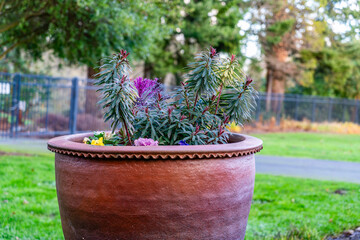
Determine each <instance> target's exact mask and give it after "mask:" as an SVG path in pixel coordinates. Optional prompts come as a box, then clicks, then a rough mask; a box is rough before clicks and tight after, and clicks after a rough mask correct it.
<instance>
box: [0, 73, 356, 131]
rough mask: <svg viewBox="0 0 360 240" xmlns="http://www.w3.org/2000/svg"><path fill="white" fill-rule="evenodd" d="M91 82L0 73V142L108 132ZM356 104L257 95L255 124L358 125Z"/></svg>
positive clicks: (333, 100)
mask: <svg viewBox="0 0 360 240" xmlns="http://www.w3.org/2000/svg"><path fill="white" fill-rule="evenodd" d="M92 83H93V80H90V79H79V78H55V77H49V76H37V75H25V74H9V73H0V137H19V136H54V135H60V134H69V133H76V132H85V131H96V130H107V129H109V125H108V124H106V123H104V121H103V119H102V111H101V108H99V107H98V106H97V105H96V102H97V101H98V94H97V93H96V87H94V86H92ZM359 107H360V106H359V101H358V100H349V99H336V98H324V97H312V96H302V95H289V94H287V95H275V94H274V95H271V96H270V97H269V98H268V97H267V96H266V94H263V93H261V94H260V96H259V99H258V107H257V109H256V111H255V113H254V119H255V120H259V119H263V120H266V119H270V118H273V117H275V118H276V120H277V122H280V119H282V118H289V119H295V120H303V119H308V120H310V121H312V122H324V121H327V122H354V123H359V118H360V116H359V115H360V113H359Z"/></svg>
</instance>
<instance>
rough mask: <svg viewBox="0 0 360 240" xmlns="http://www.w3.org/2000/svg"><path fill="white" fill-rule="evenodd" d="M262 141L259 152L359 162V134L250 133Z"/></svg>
mask: <svg viewBox="0 0 360 240" xmlns="http://www.w3.org/2000/svg"><path fill="white" fill-rule="evenodd" d="M252 135H254V136H256V137H258V138H261V139H262V140H263V141H264V149H263V150H262V151H261V152H260V154H264V155H274V156H288V157H306V158H315V159H328V160H337V161H351V162H360V151H359V150H360V135H345V134H326V133H266V134H252Z"/></svg>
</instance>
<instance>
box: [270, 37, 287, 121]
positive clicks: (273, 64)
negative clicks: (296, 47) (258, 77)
mask: <svg viewBox="0 0 360 240" xmlns="http://www.w3.org/2000/svg"><path fill="white" fill-rule="evenodd" d="M288 56H289V53H288V51H287V50H286V49H285V48H284V46H283V44H282V43H279V44H277V45H275V46H273V47H272V52H271V55H270V56H268V57H267V76H266V92H267V98H266V110H267V111H269V110H271V111H272V112H274V113H277V114H278V113H279V111H280V110H281V108H282V100H283V97H284V93H285V86H286V84H285V83H286V69H285V68H286V67H285V66H286V61H287V58H288Z"/></svg>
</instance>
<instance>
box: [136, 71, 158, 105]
mask: <svg viewBox="0 0 360 240" xmlns="http://www.w3.org/2000/svg"><path fill="white" fill-rule="evenodd" d="M134 86H135V88H136V90H137V93H138V99H137V104H138V105H140V106H148V105H150V104H151V103H153V102H154V100H155V99H154V96H155V95H156V94H157V93H159V92H160V91H161V84H160V83H159V82H158V79H157V78H155V79H154V80H152V79H148V78H142V77H138V78H136V79H135V80H134Z"/></svg>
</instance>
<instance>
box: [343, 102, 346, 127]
mask: <svg viewBox="0 0 360 240" xmlns="http://www.w3.org/2000/svg"><path fill="white" fill-rule="evenodd" d="M345 106H346V104H345V99H343V100H342V107H343V115H342V122H345V113H346V107H345Z"/></svg>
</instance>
